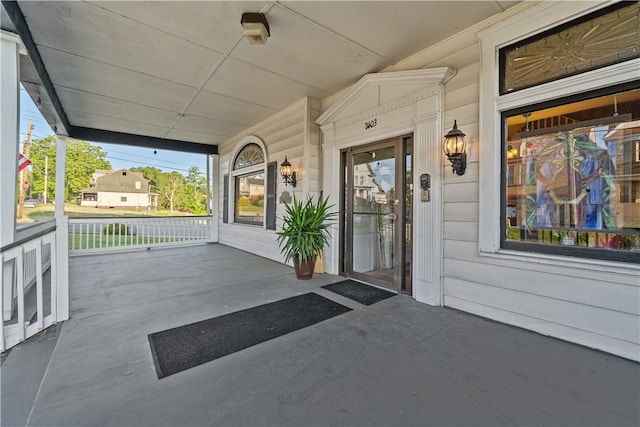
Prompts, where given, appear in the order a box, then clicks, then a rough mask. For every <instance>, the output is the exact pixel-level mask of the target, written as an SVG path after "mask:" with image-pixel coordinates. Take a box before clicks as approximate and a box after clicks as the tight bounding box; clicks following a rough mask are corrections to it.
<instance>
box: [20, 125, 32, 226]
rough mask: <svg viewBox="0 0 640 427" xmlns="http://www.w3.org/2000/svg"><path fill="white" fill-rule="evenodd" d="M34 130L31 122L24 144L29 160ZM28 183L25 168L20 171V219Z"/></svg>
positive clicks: (25, 154)
mask: <svg viewBox="0 0 640 427" xmlns="http://www.w3.org/2000/svg"><path fill="white" fill-rule="evenodd" d="M32 128H33V123H31V120H29V127H28V129H27V142H25V143H24V156H25V157H26V158H27V159H28V158H29V149H30V148H31V129H32ZM25 182H27V168H24V169H22V170H21V171H20V199H18V219H22V213H23V211H24V194H25V190H26V189H25V188H24V187H25V185H24V183H25Z"/></svg>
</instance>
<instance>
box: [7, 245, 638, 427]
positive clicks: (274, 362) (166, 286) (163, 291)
mask: <svg viewBox="0 0 640 427" xmlns="http://www.w3.org/2000/svg"><path fill="white" fill-rule="evenodd" d="M69 279H70V280H69V281H70V290H69V292H70V307H71V312H70V319H69V320H68V321H66V322H64V323H62V324H58V325H57V326H55V327H54V328H53V329H49V330H46V331H45V332H43V333H42V334H41V335H38V336H36V337H34V338H32V339H31V340H28V341H26V342H24V343H22V344H20V345H18V346H16V347H14V348H13V349H11V350H10V351H9V352H8V354H5V358H4V360H3V365H2V379H1V380H2V384H1V386H2V387H1V389H2V419H1V423H2V425H7V426H8V425H29V426H36V425H83V426H92V425H93V426H125V425H138V426H160V425H166V426H169V425H171V426H178V425H179V426H196V425H238V426H250V425H261V426H265V425H280V426H282V425H292V426H293V425H295V426H304V425H338V426H340V425H345V426H346V425H351V426H353V425H380V426H389V425H439V426H442V425H456V426H462V425H464V426H476V425H491V426H495V425H563V426H569V425H576V426H578V425H579V426H587V425H619V426H627V425H629V426H631V425H638V424H639V423H640V412H639V409H640V408H639V406H638V405H639V404H638V402H639V401H640V383H639V381H640V380H639V378H640V375H638V374H639V366H638V364H637V363H635V362H632V361H629V360H625V359H622V358H618V357H616V356H613V355H610V354H607V353H602V352H599V351H595V350H591V349H588V348H586V347H582V346H578V345H575V344H571V343H567V342H564V341H560V340H557V339H554V338H549V337H545V336H542V335H539V334H536V333H533V332H529V331H525V330H523V329H519V328H516V327H512V326H508V325H504V324H501V323H496V322H493V321H490V320H486V319H482V318H480V317H477V316H474V315H470V314H466V313H463V312H460V311H457V310H453V309H449V308H444V307H432V306H429V305H426V304H421V303H418V302H416V301H415V300H414V299H412V298H411V297H409V296H406V295H397V296H394V297H392V298H389V299H386V300H384V301H381V302H378V303H375V304H373V305H370V306H364V305H361V304H358V303H356V302H354V301H352V300H350V299H347V298H344V297H341V296H339V295H337V294H334V293H332V292H329V291H327V290H325V289H322V288H321V286H322V285H325V284H327V283H330V282H336V281H340V280H343V278H342V277H339V276H333V275H329V274H317V275H314V278H313V279H312V280H311V281H298V280H296V279H295V275H294V273H293V270H292V269H291V268H290V267H288V266H285V265H283V264H281V263H278V262H274V261H271V260H267V259H265V258H262V257H258V256H256V255H252V254H249V253H247V252H243V251H240V250H238V249H234V248H230V247H228V246H224V245H220V244H202V245H197V246H189V247H182V248H162V249H151V250H142V251H137V252H128V253H111V254H100V255H87V256H80V257H72V258H71V259H70V264H69ZM307 292H314V293H317V294H320V295H322V296H324V297H326V298H329V299H332V300H334V301H336V302H338V303H340V304H343V305H346V306H347V307H349V308H351V309H352V311H350V312H348V313H345V314H342V315H340V316H337V317H334V318H332V319H329V320H327V321H324V322H320V323H318V324H316V325H313V326H311V327H307V328H304V329H301V330H298V331H296V332H293V333H290V334H287V335H284V336H282V337H280V338H277V339H273V340H270V341H267V342H264V343H262V344H259V345H256V346H253V347H250V348H247V349H246V350H243V351H240V352H237V353H233V354H231V355H228V356H225V357H222V358H220V359H217V360H214V361H212V362H209V363H205V364H203V365H200V366H197V367H195V368H191V369H188V370H185V371H183V372H180V373H177V374H174V375H171V376H169V377H166V378H163V379H158V378H157V376H156V372H155V369H154V363H153V360H152V355H151V352H150V347H149V342H148V339H147V335H148V334H150V333H154V332H158V331H161V330H164V329H167V328H172V327H176V326H181V325H184V324H188V323H191V322H196V321H199V320H203V319H206V318H210V317H215V316H219V315H223V314H227V313H231V312H236V311H238V310H242V309H246V308H249V307H255V306H258V305H262V304H265V303H269V302H273V301H278V300H282V299H284V298H288V297H291V296H295V295H300V294H303V293H307Z"/></svg>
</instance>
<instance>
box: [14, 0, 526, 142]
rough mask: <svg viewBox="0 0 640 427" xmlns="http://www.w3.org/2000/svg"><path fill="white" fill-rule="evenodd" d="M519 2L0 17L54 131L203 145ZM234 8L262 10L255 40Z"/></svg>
mask: <svg viewBox="0 0 640 427" xmlns="http://www.w3.org/2000/svg"><path fill="white" fill-rule="evenodd" d="M517 3H519V2H518V1H453V2H452V1H409V2H399V1H370V2H362V1H351V2H346V1H345V2H343V1H336V2H321V1H304V2H303V1H269V2H267V1H228V2H219V1H209V2H204V1H194V2H184V1H162V2H138V1H127V2H111V1H105V2H90V1H56V2H50V1H25V0H20V1H18V2H17V3H14V2H7V1H4V0H3V8H4V9H6V10H7V12H9V13H8V14H6V13H5V11H4V10H3V15H2V18H3V20H2V27H3V29H7V30H13V29H14V28H15V29H17V31H18V32H20V33H22V34H21V35H22V36H23V40H25V34H24V33H25V30H27V29H28V32H29V33H30V37H31V38H32V40H33V45H32V46H31V48H30V46H29V43H25V45H26V47H27V49H28V50H31V52H30V56H31V60H32V61H33V63H31V62H30V61H28V60H26V61H25V60H24V59H23V61H22V63H25V62H26V64H23V65H22V68H23V71H22V79H23V80H24V82H25V86H26V87H27V90H28V91H29V92H30V94H31V96H32V97H33V98H34V100H38V97H39V99H40V102H41V105H42V111H43V112H44V114H45V116H46V119H47V120H48V121H49V123H50V124H52V125H55V126H57V128H58V130H59V131H60V132H63V133H66V134H69V135H70V136H73V137H81V138H84V139H92V140H110V141H109V142H121V143H126V144H130V145H149V144H154V143H158V144H160V143H161V142H163V143H162V145H164V146H163V147H162V148H168V149H170V148H171V147H172V146H173V147H174V149H182V150H184V149H185V148H184V147H183V145H184V144H181V143H180V141H184V142H187V143H193V144H188V145H189V146H193V147H200V148H198V150H201V149H203V148H202V147H203V146H215V145H217V144H219V143H221V142H222V141H224V140H226V139H227V138H229V137H231V136H233V135H234V134H236V133H238V132H239V131H241V130H242V129H245V128H247V127H250V126H251V125H253V124H255V123H257V122H259V121H261V120H263V119H265V118H266V117H268V116H270V115H272V114H273V113H275V112H277V111H280V110H282V109H283V108H284V107H286V106H288V105H290V104H292V103H293V102H295V101H297V100H299V99H301V98H303V97H305V96H311V97H316V98H320V99H322V98H325V97H327V96H329V95H332V94H334V93H336V92H338V91H340V90H342V89H344V88H346V87H348V86H349V85H352V84H353V83H355V82H357V81H358V79H360V78H361V77H362V76H363V75H364V74H366V73H371V72H378V71H382V70H384V69H386V68H388V67H389V66H391V65H393V64H396V63H397V62H399V61H401V60H402V59H404V58H407V57H408V56H410V55H412V54H414V53H416V52H418V51H420V50H422V49H424V48H426V47H428V46H430V45H433V44H434V43H437V42H439V41H441V40H443V39H445V38H447V37H449V36H452V35H453V34H455V33H456V32H457V31H459V30H460V29H462V28H466V27H468V26H471V25H473V24H475V23H478V22H480V21H482V20H484V19H486V18H488V17H490V16H492V15H495V14H497V13H500V12H502V11H503V10H505V9H507V8H508V7H511V6H513V5H515V4H517ZM16 5H17V7H16ZM16 12H18V14H19V13H21V14H22V15H23V16H24V23H26V27H27V28H21V25H20V23H19V22H16V16H15V15H16ZM243 12H264V13H265V14H266V17H267V20H268V22H269V26H270V29H271V37H270V38H269V39H268V41H267V43H266V45H264V46H260V45H250V44H249V43H248V41H247V40H246V39H245V38H244V36H243V33H242V27H241V25H240V17H241V15H242V13H243ZM7 15H9V16H10V17H11V20H12V21H13V22H7ZM33 50H37V56H39V57H40V59H38V58H34V56H35V55H34V52H33ZM40 62H41V64H39V63H40ZM32 64H35V66H33V65H32ZM34 70H35V71H39V73H38V74H36V73H34ZM43 71H46V73H47V75H48V78H49V79H50V85H49V84H48V83H47V82H46V80H47V76H44V75H43V73H42V72H43ZM48 85H49V88H48V89H47V86H48ZM134 136H138V137H139V138H138V137H134ZM204 149H205V150H206V148H204Z"/></svg>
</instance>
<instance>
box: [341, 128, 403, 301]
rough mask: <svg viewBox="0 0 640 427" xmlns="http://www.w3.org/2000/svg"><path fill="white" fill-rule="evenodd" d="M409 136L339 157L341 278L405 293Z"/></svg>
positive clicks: (363, 147)
mask: <svg viewBox="0 0 640 427" xmlns="http://www.w3.org/2000/svg"><path fill="white" fill-rule="evenodd" d="M412 142H413V138H412V137H411V136H405V137H398V138H394V139H390V140H385V141H381V142H378V143H375V144H370V145H366V146H362V147H357V148H351V149H349V150H347V151H344V152H343V156H342V160H343V166H344V167H343V168H342V170H343V175H344V176H343V182H344V184H345V185H344V187H343V188H344V196H345V197H344V198H343V204H344V206H343V209H342V211H343V212H344V213H345V214H344V221H343V223H342V233H341V234H342V242H343V243H344V244H343V247H342V252H343V257H342V259H343V265H342V273H343V274H345V275H347V276H349V277H353V278H356V279H360V280H363V281H366V282H370V283H373V284H377V285H380V286H384V287H387V288H390V289H393V290H395V291H398V292H405V293H411V247H412V245H411V236H412V232H411V212H412V203H411V201H412V196H413V194H412V188H411V185H412V184H411V182H412V176H411V173H412V172H411V171H412V168H411V163H412V156H411V153H412Z"/></svg>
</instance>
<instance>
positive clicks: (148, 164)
mask: <svg viewBox="0 0 640 427" xmlns="http://www.w3.org/2000/svg"><path fill="white" fill-rule="evenodd" d="M105 157H106V158H107V159H113V160H121V161H124V162H131V163H137V164H139V165H145V166H155V167H158V168H165V169H170V170H174V171H181V172H187V173H188V172H189V170H187V169H180V168H172V167H169V166H163V165H154V164H152V163H145V162H137V161H135V160H129V159H122V158H119V157H112V156H105ZM198 172H199V173H198V174H199V175H202V176H204V174H203V173H202V172H200V169H198Z"/></svg>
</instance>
